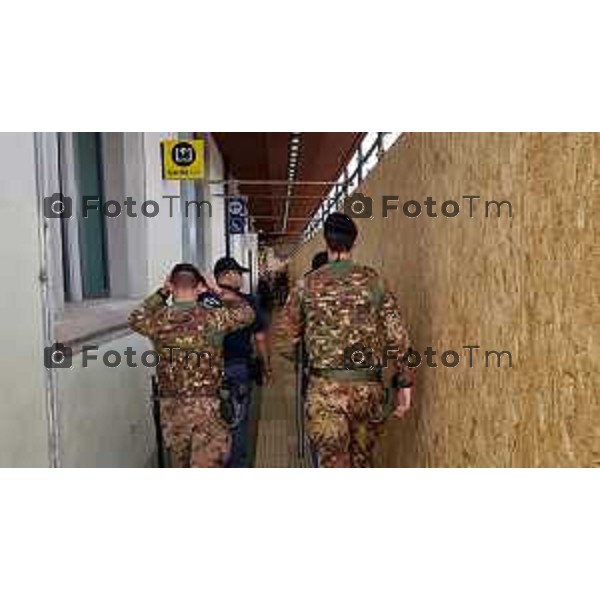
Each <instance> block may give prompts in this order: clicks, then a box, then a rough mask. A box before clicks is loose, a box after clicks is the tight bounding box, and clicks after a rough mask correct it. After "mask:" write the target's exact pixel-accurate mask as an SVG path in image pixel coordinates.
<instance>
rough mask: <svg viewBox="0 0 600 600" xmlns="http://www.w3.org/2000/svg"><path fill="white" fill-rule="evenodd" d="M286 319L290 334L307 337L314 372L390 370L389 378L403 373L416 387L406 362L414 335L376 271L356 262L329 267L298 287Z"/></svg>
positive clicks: (322, 268) (306, 341) (293, 294)
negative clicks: (411, 334) (396, 373)
mask: <svg viewBox="0 0 600 600" xmlns="http://www.w3.org/2000/svg"><path fill="white" fill-rule="evenodd" d="M285 316H286V327H287V330H288V333H289V334H290V335H291V336H292V337H293V338H294V339H295V340H298V339H300V338H301V337H303V338H304V343H305V346H306V351H307V354H308V360H309V364H310V367H311V368H315V369H345V368H348V366H349V365H350V368H352V367H353V366H356V367H360V366H361V365H367V366H370V365H373V366H376V367H378V366H388V367H391V368H389V369H387V370H386V371H387V374H389V375H391V374H393V372H395V371H398V372H399V373H400V374H401V375H402V376H403V378H404V379H405V380H406V379H408V381H407V382H406V383H408V384H410V383H412V380H413V378H414V372H413V371H414V370H411V371H410V372H408V370H407V369H406V368H405V366H404V365H403V363H402V356H403V355H404V354H405V352H406V351H407V350H408V344H409V341H408V335H407V332H406V329H405V328H404V325H403V323H402V320H401V318H400V313H399V311H398V306H397V302H396V299H395V297H394V295H393V293H392V292H391V291H390V290H389V288H388V286H387V285H386V284H385V282H384V281H383V279H382V278H381V277H380V276H379V275H378V273H377V272H376V271H375V270H374V269H372V268H370V267H366V266H362V265H359V264H356V263H354V262H352V261H350V260H341V261H337V262H330V263H327V264H326V265H325V266H323V267H321V268H320V269H318V270H317V271H313V272H311V273H309V274H308V275H306V276H305V277H304V279H302V280H301V281H300V282H299V283H298V284H297V285H296V287H295V288H294V290H293V291H292V293H291V294H290V297H289V299H288V302H287V304H286V308H285ZM386 348H387V350H386ZM392 348H393V350H392ZM356 350H359V352H358V353H357V354H354V352H355V351H356ZM386 355H387V358H386ZM363 358H364V361H363Z"/></svg>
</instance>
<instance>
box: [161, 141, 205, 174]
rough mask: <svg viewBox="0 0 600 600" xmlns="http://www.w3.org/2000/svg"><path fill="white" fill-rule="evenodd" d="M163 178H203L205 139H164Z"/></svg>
mask: <svg viewBox="0 0 600 600" xmlns="http://www.w3.org/2000/svg"><path fill="white" fill-rule="evenodd" d="M161 145H162V163H163V179H202V178H203V177H204V140H163V141H162V142H161Z"/></svg>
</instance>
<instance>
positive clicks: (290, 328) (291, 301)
mask: <svg viewBox="0 0 600 600" xmlns="http://www.w3.org/2000/svg"><path fill="white" fill-rule="evenodd" d="M304 293H305V283H304V280H303V279H301V280H300V281H298V283H297V284H296V285H295V286H294V289H293V290H292V291H291V292H290V295H289V297H288V299H287V302H286V303H285V308H284V309H283V314H284V323H285V330H286V333H287V334H288V336H289V337H291V338H292V340H294V341H296V340H298V339H299V338H301V337H302V332H303V327H304V310H303V301H304Z"/></svg>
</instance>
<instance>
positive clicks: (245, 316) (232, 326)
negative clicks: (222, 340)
mask: <svg viewBox="0 0 600 600" xmlns="http://www.w3.org/2000/svg"><path fill="white" fill-rule="evenodd" d="M222 302H223V305H222V306H220V307H217V308H213V309H211V310H210V311H208V312H207V320H208V323H209V325H210V326H211V327H213V328H214V330H215V331H216V332H217V333H230V332H232V331H235V330H236V329H240V328H242V327H245V326H246V325H250V324H251V323H252V322H253V321H254V319H255V313H254V309H253V308H252V306H251V305H250V303H249V302H247V301H246V300H244V299H243V298H238V299H235V300H230V299H227V300H223V301H222Z"/></svg>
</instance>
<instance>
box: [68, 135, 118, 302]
mask: <svg viewBox="0 0 600 600" xmlns="http://www.w3.org/2000/svg"><path fill="white" fill-rule="evenodd" d="M74 150H75V163H76V164H75V168H76V175H77V184H78V189H79V198H78V201H79V202H80V206H79V249H80V257H81V278H82V291H83V297H84V298H98V297H102V296H107V295H108V291H109V288H108V269H107V258H106V255H107V253H106V227H105V222H104V215H103V214H102V210H101V208H102V203H103V202H104V198H103V193H104V189H103V175H102V146H101V139H100V134H99V133H89V132H84V133H75V134H74ZM86 205H87V207H88V208H87V213H86V208H85V207H86ZM85 214H87V216H84V215H85Z"/></svg>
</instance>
